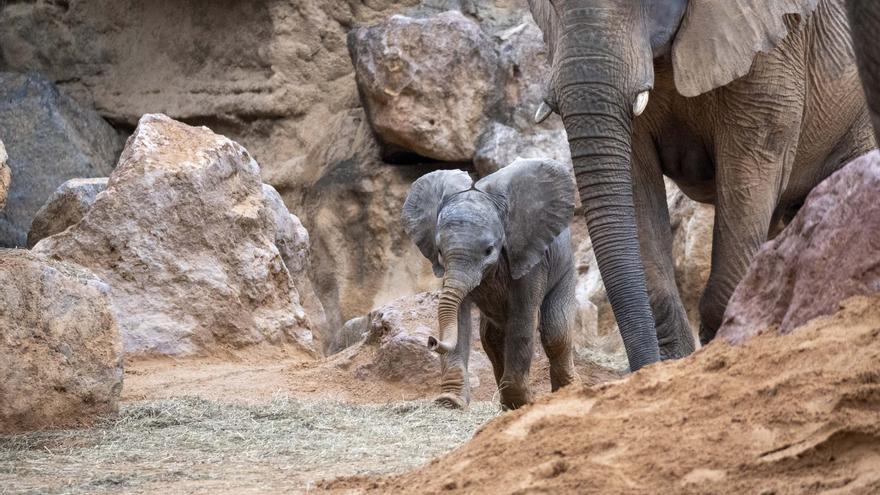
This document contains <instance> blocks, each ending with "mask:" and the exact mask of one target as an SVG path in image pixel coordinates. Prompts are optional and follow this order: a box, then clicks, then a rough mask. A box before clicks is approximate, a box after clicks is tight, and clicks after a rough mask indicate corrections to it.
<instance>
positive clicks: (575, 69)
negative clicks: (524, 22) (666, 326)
mask: <svg viewBox="0 0 880 495" xmlns="http://www.w3.org/2000/svg"><path fill="white" fill-rule="evenodd" d="M592 49H593V50H596V48H595V47H593V48H592ZM587 51H588V50H587V49H585V48H584V47H579V49H576V50H572V52H573V53H569V54H566V53H564V52H563V53H561V56H560V59H559V61H558V64H559V69H560V71H559V74H560V76H559V78H558V80H557V99H558V101H559V110H560V113H561V115H562V119H563V123H564V124H565V130H566V132H567V134H568V141H569V146H570V147H571V157H572V163H573V166H574V173H575V177H576V178H577V184H578V190H579V192H580V197H581V202H582V203H583V205H584V210H585V211H586V220H587V228H588V229H589V233H590V237H591V239H592V242H593V249H594V251H595V253H596V259H597V261H598V264H599V271H600V273H601V274H602V280H603V282H604V284H605V289H606V292H607V294H608V299H609V300H610V302H611V307H612V308H613V310H614V316H615V318H616V319H617V324H618V326H619V328H620V333H621V337H622V338H623V343H624V347H625V348H626V353H627V357H628V359H629V363H630V369H631V370H632V371H636V370H638V369H639V368H641V367H643V366H645V365H648V364H651V363H654V362H657V361H659V360H660V351H659V345H658V341H657V333H656V330H655V328H654V318H653V315H652V312H651V306H650V302H649V299H648V291H647V287H646V281H645V269H644V266H643V264H642V259H641V253H640V249H639V241H638V234H637V232H636V218H635V207H634V202H633V186H632V163H631V160H632V156H631V155H632V112H633V102H634V101H635V100H634V97H635V96H636V95H629V94H628V93H627V91H625V90H622V89H621V88H620V86H622V85H623V82H624V81H626V76H625V74H622V73H621V72H622V71H620V70H619V69H617V68H615V67H613V66H614V65H620V63H619V61H618V62H608V61H605V62H604V64H603V62H602V58H603V56H602V55H601V50H600V54H599V55H595V56H594V57H595V58H596V60H590V61H584V58H585V57H584V53H586V52H587ZM566 55H567V58H566ZM603 65H604V70H603V68H602V66H603ZM587 67H590V68H587Z"/></svg>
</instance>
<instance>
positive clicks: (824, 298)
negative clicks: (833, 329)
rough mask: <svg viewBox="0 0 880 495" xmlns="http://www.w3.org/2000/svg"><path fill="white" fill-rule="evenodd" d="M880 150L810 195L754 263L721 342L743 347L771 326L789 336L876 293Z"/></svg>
mask: <svg viewBox="0 0 880 495" xmlns="http://www.w3.org/2000/svg"><path fill="white" fill-rule="evenodd" d="M878 192H880V152H878V151H873V152H871V153H869V154H867V155H865V156H862V157H861V158H858V159H856V160H855V161H853V162H851V163H850V164H848V165H846V166H845V167H844V168H842V169H841V170H839V171H837V172H836V173H834V174H833V175H832V176H831V177H829V178H828V179H825V181H823V182H822V183H821V184H819V185H818V186H816V188H815V189H813V191H812V192H811V193H810V195H809V196H807V199H806V201H805V202H804V205H803V207H801V209H800V211H799V212H798V214H797V215H796V216H795V217H794V219H793V220H792V222H791V223H790V224H789V225H788V226H787V227H786V228H785V230H783V231H782V232H781V233H780V234H779V235H778V236H777V237H776V238H775V239H773V240H771V241H769V242H767V243H766V244H764V246H762V247H761V250H760V251H759V252H758V254H757V255H756V256H755V258H754V260H753V261H752V264H751V266H750V267H749V271H748V273H747V274H746V276H745V277H744V278H743V280H742V281H741V282H740V283H739V285H738V286H737V288H736V290H735V291H734V293H733V296H731V298H730V302H729V303H728V305H727V311H725V313H724V320H723V323H722V326H721V328H720V330H719V331H718V336H719V337H722V338H725V339H727V340H728V341H730V342H734V343H740V342H742V341H744V340H746V339H748V338H749V337H751V336H753V335H755V334H757V333H758V332H760V331H762V330H764V329H767V328H775V329H776V330H777V331H779V332H780V333H788V332H791V331H792V330H793V329H795V328H797V327H798V326H800V325H803V324H804V323H806V322H807V321H809V320H811V319H813V318H816V317H817V316H821V315H829V314H832V313H834V312H835V311H837V309H838V308H839V305H840V302H841V301H843V300H844V299H847V298H849V297H851V296H856V295H866V296H871V295H876V294H877V293H880V249H878V246H880V201H878Z"/></svg>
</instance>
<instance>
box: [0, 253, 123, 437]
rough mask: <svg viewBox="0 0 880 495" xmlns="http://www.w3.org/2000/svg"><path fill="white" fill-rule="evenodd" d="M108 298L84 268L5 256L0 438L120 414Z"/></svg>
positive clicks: (0, 267) (115, 336)
mask: <svg viewBox="0 0 880 495" xmlns="http://www.w3.org/2000/svg"><path fill="white" fill-rule="evenodd" d="M108 293H109V287H108V286H107V285H106V284H105V283H104V282H102V281H101V280H99V279H98V278H97V277H95V276H94V275H93V274H92V273H90V272H89V271H88V270H86V269H84V268H82V267H78V266H76V265H73V264H70V263H65V262H60V261H53V260H47V259H44V258H41V257H40V256H37V255H35V254H33V253H30V252H28V251H24V250H9V249H0V309H2V310H0V333H2V338H0V432H9V431H16V430H33V429H40V428H52V427H62V426H74V425H78V424H82V423H89V422H91V421H92V420H94V419H95V418H97V417H98V416H99V415H108V414H112V413H115V412H116V411H117V408H118V401H119V395H120V393H121V391H122V345H121V343H120V337H119V329H118V328H117V326H116V321H115V319H114V317H113V312H112V311H111V308H110V301H109V297H108Z"/></svg>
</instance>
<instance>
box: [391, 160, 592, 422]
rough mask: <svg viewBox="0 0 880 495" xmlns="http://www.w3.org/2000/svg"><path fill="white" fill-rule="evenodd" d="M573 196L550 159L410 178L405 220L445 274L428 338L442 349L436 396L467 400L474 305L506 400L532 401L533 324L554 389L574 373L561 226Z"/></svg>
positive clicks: (452, 403)
mask: <svg viewBox="0 0 880 495" xmlns="http://www.w3.org/2000/svg"><path fill="white" fill-rule="evenodd" d="M574 198H575V189H574V183H573V180H572V179H571V175H570V171H569V170H568V168H567V167H566V166H565V165H562V164H560V163H558V162H554V161H552V160H522V159H519V160H517V161H515V162H513V163H512V164H511V165H509V166H507V167H505V168H503V169H501V170H499V171H498V172H495V173H494V174H492V175H489V176H487V177H485V178H483V179H482V180H480V181H478V182H477V183H476V184H473V183H472V181H471V179H470V177H469V176H468V174H467V173H465V172H463V171H461V170H440V171H437V172H432V173H430V174H427V175H425V176H423V177H421V178H420V179H418V180H417V181H415V183H413V186H412V190H411V191H410V193H409V196H408V197H407V198H406V203H405V204H404V206H403V215H402V220H403V226H404V229H405V230H406V233H407V235H409V237H410V238H411V239H412V240H413V242H415V243H416V245H417V246H418V247H419V250H420V251H421V252H422V254H423V255H424V256H425V257H426V258H428V260H430V261H431V263H433V265H434V274H435V275H437V276H438V277H443V289H442V291H441V295H440V304H439V309H438V320H439V327H440V340H437V339H434V338H433V337H431V338H430V339H428V346H429V347H430V348H432V349H434V350H436V351H437V352H438V353H440V355H441V363H442V365H441V370H442V371H441V373H442V377H441V394H440V395H439V396H438V397H437V399H436V402H438V403H440V404H442V405H445V406H447V407H464V406H466V405H467V404H468V402H469V401H470V388H469V385H468V373H467V365H468V355H469V354H470V341H471V324H470V322H471V304H472V303H475V304H476V305H477V307H478V308H479V309H480V316H481V317H480V338H481V340H482V342H483V348H484V349H485V350H486V354H487V355H488V356H489V359H490V360H491V361H492V368H493V370H494V372H495V382H496V383H497V385H498V388H499V390H500V392H501V403H502V405H503V406H504V407H506V408H509V409H515V408H517V407H519V406H521V405H523V404H526V403H529V402H530V401H531V394H530V392H529V384H528V383H529V381H528V377H529V367H530V365H531V360H532V354H533V345H534V335H535V328H536V327H537V328H538V330H539V333H540V335H541V344H542V345H543V346H544V351H545V352H546V353H547V357H548V358H549V360H550V383H551V385H552V389H553V390H554V391H555V390H556V389H558V388H560V387H563V386H565V385H567V384H569V383H571V382H572V381H573V380H574V379H575V371H574V365H573V362H572V349H571V329H572V325H573V322H574V317H575V298H574V297H575V295H574V292H575V272H574V262H573V258H572V253H571V233H570V232H569V230H568V225H569V222H570V221H571V217H572V213H573V210H574V201H575V200H574ZM456 325H457V326H458V328H457V329H456Z"/></svg>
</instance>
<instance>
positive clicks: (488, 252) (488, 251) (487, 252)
mask: <svg viewBox="0 0 880 495" xmlns="http://www.w3.org/2000/svg"><path fill="white" fill-rule="evenodd" d="M490 254H492V246H489V247H487V248H486V256H489V255H490Z"/></svg>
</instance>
